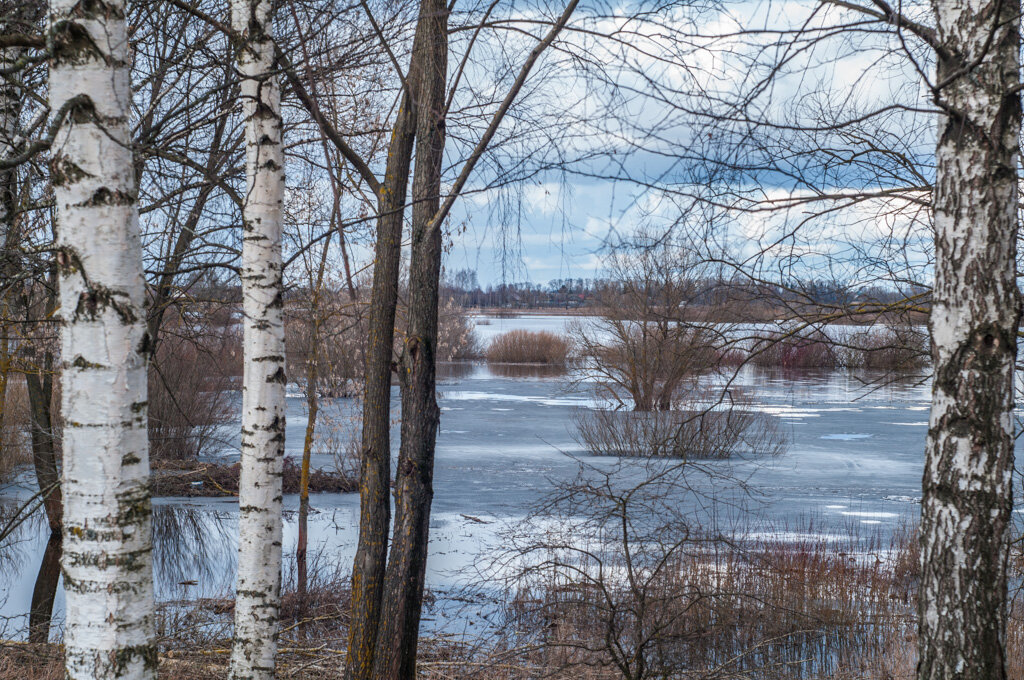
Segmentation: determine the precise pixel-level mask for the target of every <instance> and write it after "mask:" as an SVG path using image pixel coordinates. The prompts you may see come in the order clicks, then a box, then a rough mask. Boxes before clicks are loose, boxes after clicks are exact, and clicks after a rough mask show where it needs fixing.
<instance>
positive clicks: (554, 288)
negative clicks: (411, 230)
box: [445, 269, 929, 322]
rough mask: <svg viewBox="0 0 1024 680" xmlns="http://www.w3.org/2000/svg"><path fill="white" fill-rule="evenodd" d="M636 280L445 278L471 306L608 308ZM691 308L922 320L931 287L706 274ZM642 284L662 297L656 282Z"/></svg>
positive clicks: (748, 316)
mask: <svg viewBox="0 0 1024 680" xmlns="http://www.w3.org/2000/svg"><path fill="white" fill-rule="evenodd" d="M631 285H634V284H632V283H631V282H628V281H615V280H610V279H604V278H568V279H552V280H551V281H549V282H547V283H546V284H542V283H533V282H520V283H502V284H496V285H491V284H488V285H487V286H481V285H479V283H478V280H477V274H476V272H475V271H474V270H471V269H464V270H460V271H457V272H455V274H454V275H452V276H450V277H448V279H447V280H446V281H445V289H446V294H447V296H450V297H451V298H452V299H453V300H455V301H456V302H457V303H458V304H459V305H462V306H463V307H468V308H494V309H552V310H557V309H562V310H565V309H588V308H589V309H603V308H605V307H607V306H608V302H607V301H608V300H609V299H610V298H612V297H614V296H616V295H618V294H620V293H622V292H623V290H624V289H625V288H628V287H630V286H631ZM675 285H678V282H675ZM687 285H688V286H689V287H690V288H691V290H690V291H689V293H688V295H687V306H688V307H694V308H704V310H705V311H706V312H707V313H708V314H709V315H710V316H713V317H715V320H721V321H772V320H776V319H781V318H793V317H795V316H800V315H817V316H820V315H822V314H830V313H833V314H836V315H840V316H842V317H844V318H847V319H849V320H851V321H856V320H858V317H863V318H861V319H860V320H863V321H873V320H875V319H877V317H878V316H879V315H880V314H884V315H907V316H909V317H911V319H910V320H911V321H922V322H923V320H924V319H925V315H926V314H927V311H928V300H929V289H927V288H925V287H923V286H916V285H912V286H908V287H907V289H905V290H896V289H894V288H889V287H884V286H858V285H853V284H850V283H847V282H843V281H828V280H813V279H812V280H806V281H790V282H787V283H786V284H775V283H769V282H760V281H752V280H750V279H749V278H744V279H721V278H701V279H692V280H690V281H688V282H687ZM643 286H644V287H645V288H646V289H648V290H650V291H651V295H652V296H653V297H658V291H657V286H656V285H655V286H651V285H650V282H644V283H643Z"/></svg>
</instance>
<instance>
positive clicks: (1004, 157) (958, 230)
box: [918, 0, 1021, 680]
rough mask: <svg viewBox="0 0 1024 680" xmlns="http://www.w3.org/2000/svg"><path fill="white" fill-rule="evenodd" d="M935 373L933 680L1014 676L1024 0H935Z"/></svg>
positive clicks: (926, 512) (924, 535) (930, 566)
mask: <svg viewBox="0 0 1024 680" xmlns="http://www.w3.org/2000/svg"><path fill="white" fill-rule="evenodd" d="M933 8H934V11H935V16H936V22H937V23H936V25H937V30H938V36H939V40H940V42H941V44H942V45H943V46H944V47H945V53H944V54H940V55H939V62H938V69H937V76H936V78H937V83H938V85H937V88H936V92H935V99H936V103H937V104H938V105H939V107H940V108H941V109H942V111H943V115H942V116H941V117H940V120H939V135H938V147H937V150H936V163H937V168H936V178H935V189H934V194H933V205H934V213H935V257H936V263H935V289H934V294H933V298H934V303H933V307H932V315H931V322H930V324H931V333H932V340H933V349H932V358H933V360H934V369H935V379H934V385H933V390H932V407H931V415H930V420H929V430H928V441H927V458H926V463H925V471H924V480H923V500H922V510H921V537H920V540H921V583H920V595H919V603H918V614H919V631H920V634H919V641H918V645H919V663H918V678H920V679H921V680H940V679H942V680H946V679H953V678H956V679H958V680H967V679H975V678H976V679H977V680H982V679H985V680H999V679H1000V678H1005V677H1006V663H1005V653H1004V652H1005V642H1006V606H1007V602H1006V598H1007V580H1006V565H1007V559H1008V555H1009V542H1008V528H1009V523H1010V513H1011V510H1012V495H1011V476H1012V473H1013V439H1014V426H1013V407H1014V403H1013V370H1014V362H1015V358H1016V354H1017V337H1016V336H1017V329H1018V326H1019V322H1020V300H1019V294H1018V291H1017V286H1016V280H1015V267H1014V264H1015V258H1016V232H1017V226H1018V225H1017V181H1018V180H1017V163H1018V158H1017V143H1018V137H1019V133H1020V125H1021V111H1020V99H1019V95H1018V94H1017V92H1016V87H1017V85H1018V83H1019V74H1018V71H1019V63H1018V49H1019V21H1020V17H1019V15H1020V3H1019V2H1016V3H1002V2H992V1H990V0H972V1H969V2H967V3H966V4H964V3H961V2H952V1H951V0H933Z"/></svg>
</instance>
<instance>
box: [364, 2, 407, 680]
mask: <svg viewBox="0 0 1024 680" xmlns="http://www.w3.org/2000/svg"><path fill="white" fill-rule="evenodd" d="M420 23H422V22H420ZM420 43H421V38H420V26H419V25H417V28H416V36H415V38H414V41H413V52H412V61H411V63H410V66H409V73H408V74H407V76H406V79H405V80H406V85H407V88H406V90H405V92H404V93H403V95H402V103H401V105H400V108H399V110H398V116H397V118H396V120H395V124H394V127H393V128H392V131H391V141H390V143H389V146H388V162H387V166H386V168H385V176H384V181H383V182H382V183H381V188H380V191H379V193H378V196H377V201H378V204H377V206H378V207H377V210H378V215H377V243H376V246H375V250H374V267H373V290H372V292H371V294H370V314H369V329H368V330H369V338H368V339H367V346H366V367H365V374H364V378H363V380H364V389H363V431H362V461H361V466H360V473H359V544H358V547H357V549H356V557H355V561H354V563H353V565H352V610H351V612H352V613H351V620H350V624H349V637H348V654H347V661H346V664H345V678H346V680H370V678H371V673H372V670H373V653H374V648H375V645H376V640H377V630H378V627H379V625H380V607H381V597H382V593H383V588H384V573H385V567H386V564H387V550H388V531H389V529H390V524H391V499H390V497H389V491H390V489H391V433H390V428H391V370H392V354H393V352H394V349H393V344H394V338H395V307H396V305H397V303H398V267H399V261H400V259H401V252H402V222H403V218H404V214H405V198H406V193H407V191H408V183H409V167H410V165H411V164H412V151H413V141H414V138H415V133H416V108H415V105H414V102H415V100H416V97H415V90H416V84H417V82H418V78H419V76H418V75H417V73H418V69H419V67H418V65H417V61H418V58H417V55H418V54H419V52H420V51H421V49H420V47H419V45H420Z"/></svg>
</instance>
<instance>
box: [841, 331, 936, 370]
mask: <svg viewBox="0 0 1024 680" xmlns="http://www.w3.org/2000/svg"><path fill="white" fill-rule="evenodd" d="M844 345H845V350H846V351H845V352H844V354H845V355H846V356H845V361H844V365H846V366H848V367H849V368H871V369H878V370H887V371H918V370H920V369H922V368H924V367H925V366H926V365H927V364H928V336H927V334H926V332H925V331H924V330H923V329H922V330H918V329H916V328H914V327H912V326H883V327H873V328H869V329H867V330H863V331H859V332H855V333H853V334H852V335H851V337H850V338H849V339H847V340H846V341H845V342H844Z"/></svg>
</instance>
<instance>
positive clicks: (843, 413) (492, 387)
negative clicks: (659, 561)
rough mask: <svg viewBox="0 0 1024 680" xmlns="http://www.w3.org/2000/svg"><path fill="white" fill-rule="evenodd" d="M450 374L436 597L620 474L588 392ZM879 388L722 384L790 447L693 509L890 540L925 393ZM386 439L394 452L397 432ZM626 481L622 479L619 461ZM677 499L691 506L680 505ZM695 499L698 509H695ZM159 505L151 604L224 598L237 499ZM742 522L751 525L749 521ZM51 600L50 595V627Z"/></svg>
mask: <svg viewBox="0 0 1024 680" xmlns="http://www.w3.org/2000/svg"><path fill="white" fill-rule="evenodd" d="M489 321H490V323H488V324H485V325H480V326H478V327H477V330H478V333H479V335H481V336H482V338H483V339H484V341H485V342H486V340H487V339H488V338H489V337H491V336H493V335H495V334H497V333H499V332H502V331H504V330H508V329H509V328H523V327H526V328H531V329H546V330H562V329H563V328H564V324H565V323H566V320H565V318H563V317H554V316H552V317H526V318H520V319H493V320H489ZM448 373H449V376H448V377H445V378H443V380H442V384H441V385H440V386H439V393H440V394H439V396H440V399H439V401H440V405H441V408H442V416H441V429H440V434H439V437H438V446H437V456H436V471H435V484H434V503H433V516H432V521H431V546H430V558H429V563H428V576H427V579H428V587H430V588H432V589H435V590H437V591H441V592H443V591H445V590H446V589H447V588H450V587H453V586H454V585H456V584H458V583H460V582H461V579H462V578H464V575H463V574H464V570H465V569H466V568H467V567H471V566H472V565H474V564H475V563H477V562H479V561H481V560H484V559H486V558H487V557H488V556H490V555H492V554H493V552H494V550H495V549H496V547H500V546H496V543H500V540H499V539H498V538H497V535H498V532H499V531H500V529H501V528H502V527H504V526H506V525H507V524H508V523H509V522H514V521H515V520H517V519H518V518H521V517H523V516H524V515H526V514H527V513H528V512H530V511H531V509H533V508H534V507H535V506H536V505H537V503H538V502H540V501H541V500H542V499H544V498H545V497H546V496H548V495H549V494H550V493H551V491H552V489H553V488H554V487H555V486H556V485H557V484H559V483H565V482H568V481H569V480H571V479H573V478H574V477H575V476H576V475H577V472H578V470H579V466H580V461H583V462H585V463H589V464H593V465H595V466H597V467H598V468H600V469H611V468H613V467H618V466H622V465H623V462H622V461H619V460H617V459H613V458H594V457H591V456H588V453H587V451H586V450H585V449H584V448H583V447H582V446H581V445H580V444H579V443H578V442H577V441H576V438H575V436H574V434H575V431H574V426H573V415H574V414H575V413H576V412H577V411H578V410H579V409H586V408H591V407H593V406H594V404H595V401H594V397H593V393H592V390H591V387H590V386H589V385H587V384H586V383H583V384H581V385H577V386H576V387H574V388H570V387H568V382H567V380H566V378H565V377H564V376H526V377H509V376H507V375H500V374H498V373H495V372H493V371H492V370H490V369H488V368H487V367H486V366H485V365H483V364H478V365H473V366H472V367H468V368H465V367H464V368H459V369H453V370H450V371H448ZM879 378H880V376H879V375H876V374H868V373H864V372H848V371H803V372H787V373H773V372H764V371H760V370H756V369H753V368H745V369H743V370H741V371H740V372H739V374H738V375H736V376H735V379H734V380H733V384H732V389H733V390H735V391H736V393H737V394H740V393H742V394H743V395H744V397H745V399H747V400H748V403H747V407H748V408H750V409H752V410H755V411H759V412H762V413H765V414H769V415H771V416H772V417H773V418H775V419H777V420H776V422H777V423H778V426H779V428H780V430H781V431H782V432H783V433H785V434H786V436H787V438H788V445H787V446H786V448H785V450H784V452H783V453H782V454H781V455H779V456H777V457H774V458H771V459H769V460H764V459H757V460H734V461H730V462H728V463H721V464H713V465H721V466H723V469H724V467H725V466H727V467H728V472H729V476H730V477H731V478H736V479H740V480H743V481H744V482H745V483H746V485H747V490H746V491H744V492H740V491H739V490H737V489H736V488H735V487H731V486H729V485H727V484H722V483H721V482H720V481H715V480H705V481H699V480H698V481H696V482H695V486H697V487H701V485H704V486H703V487H702V488H698V491H701V492H706V493H705V494H704V501H706V498H707V496H710V495H721V498H722V499H723V502H722V504H721V508H718V509H715V510H714V511H713V512H712V514H714V515H716V516H720V517H721V518H722V519H724V520H726V523H727V524H730V523H731V524H730V526H733V527H739V526H745V527H747V528H748V530H750V531H752V532H753V531H766V532H770V533H774V534H777V535H780V536H782V537H785V536H786V535H794V536H796V535H806V534H808V533H810V534H812V535H816V536H820V535H834V534H842V533H850V532H854V533H856V532H859V531H863V532H865V533H866V532H871V533H874V534H877V535H881V536H885V535H887V534H888V533H889V532H892V531H894V530H895V529H897V528H899V527H902V526H905V525H906V523H907V522H908V521H912V520H913V518H914V517H915V516H916V513H917V504H916V501H917V500H918V498H919V496H920V481H921V472H922V464H923V447H924V440H925V434H926V431H927V417H928V401H929V386H928V384H927V383H926V382H924V381H921V380H902V381H899V382H895V383H889V384H881V385H879V384H877V382H876V381H878V379H879ZM395 396H396V399H395V408H396V416H397V392H396V395H395ZM288 408H289V410H288V418H289V421H288V429H287V455H290V456H295V457H298V456H300V455H301V447H302V439H303V431H304V427H305V414H304V408H303V399H302V396H301V394H300V393H299V392H298V388H297V387H295V388H292V391H291V392H290V396H289V406H288ZM325 410H326V411H327V413H328V419H329V424H327V425H325V426H324V429H325V432H329V433H333V436H328V437H326V440H325V441H324V442H322V443H321V446H320V448H319V450H318V451H317V452H316V453H315V454H314V456H313V464H314V465H315V466H321V467H329V466H333V465H335V455H334V454H333V452H332V451H331V450H343V449H344V442H345V441H346V440H347V439H348V438H349V437H351V435H352V433H353V432H354V431H355V429H356V428H357V421H356V420H355V418H354V414H355V412H356V405H355V403H354V402H353V401H352V400H346V399H342V400H333V402H332V401H331V400H327V403H326V404H325ZM394 438H395V440H396V441H394V446H395V447H396V448H397V429H396V430H395V437H394ZM223 455H224V456H228V457H230V456H233V455H235V454H234V453H233V452H231V451H226V452H225V453H224V454H223ZM622 474H624V475H625V476H626V477H627V478H628V476H629V475H630V474H631V473H630V463H629V462H628V461H626V462H625V464H624V470H623V471H622ZM636 474H638V475H639V474H641V473H640V472H639V471H637V472H636ZM719 485H721V488H718V486H719ZM31 493H32V484H31V479H30V478H23V479H22V480H21V482H20V483H18V484H12V485H8V486H7V487H3V488H0V499H2V502H3V503H5V504H6V505H7V506H8V507H10V506H11V505H12V504H16V503H18V502H19V500H24V499H26V498H27V497H29V496H30V495H31ZM684 495H685V494H684ZM679 502H680V503H684V504H685V503H688V502H695V503H696V501H692V499H691V498H690V497H689V496H686V497H682V496H681V497H680V499H679ZM698 504H700V505H701V506H702V507H703V508H704V509H703V511H704V512H708V509H707V507H706V505H707V504H706V502H703V501H702V502H701V503H698ZM154 505H155V520H154V522H155V538H156V541H155V543H156V546H155V569H156V581H157V596H158V598H160V599H165V600H166V599H179V598H194V597H219V596H225V595H230V592H231V589H232V585H233V580H234V567H235V550H236V534H237V502H236V500H234V499H205V498H204V499H189V498H161V499H157V500H156V501H155V503H154ZM297 505H298V501H297V497H295V496H286V498H285V506H286V511H287V515H286V518H285V550H286V552H289V551H293V550H294V545H295V540H296V519H295V510H296V508H297ZM311 505H312V508H313V513H312V515H311V518H310V546H311V549H312V550H314V551H321V552H322V553H323V557H322V559H328V560H335V561H340V563H342V564H344V565H348V564H350V562H351V559H352V555H353V554H354V551H355V543H356V527H357V516H358V497H357V495H356V494H314V495H313V496H312V497H311ZM738 515H743V516H745V517H749V518H753V519H752V520H751V521H750V522H748V523H746V524H744V523H743V522H740V521H737V516H738ZM44 529H45V522H43V521H42V518H41V517H35V518H33V519H31V520H30V521H28V522H26V523H25V524H24V525H22V527H21V528H20V529H19V531H18V532H17V533H16V535H15V536H14V537H13V539H12V540H9V541H8V542H7V543H6V544H5V545H4V546H3V547H2V548H0V636H3V637H13V636H20V635H23V634H24V633H23V631H24V630H25V628H26V622H27V611H28V609H29V602H30V597H31V593H32V587H33V583H34V581H35V578H36V573H37V570H38V568H39V564H40V561H41V559H42V551H43V548H44V547H45V543H46V538H45V531H44ZM287 574H288V568H287V567H286V578H287ZM62 599H63V598H62V594H61V593H60V592H58V595H57V601H56V607H55V611H56V614H55V617H54V621H55V623H57V624H58V625H57V626H56V627H55V630H59V622H60V620H61V615H60V612H61V611H62ZM55 634H56V633H55Z"/></svg>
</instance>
